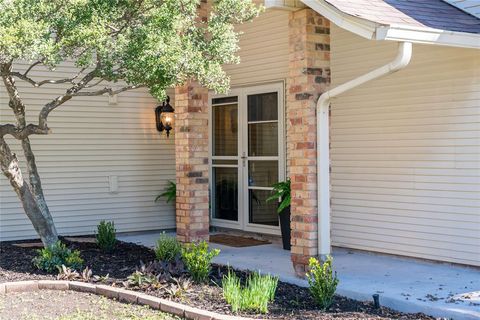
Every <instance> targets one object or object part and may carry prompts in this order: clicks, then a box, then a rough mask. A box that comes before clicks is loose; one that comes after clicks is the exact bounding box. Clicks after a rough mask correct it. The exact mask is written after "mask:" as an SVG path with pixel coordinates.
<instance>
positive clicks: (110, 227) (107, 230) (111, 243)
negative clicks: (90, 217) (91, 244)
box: [96, 220, 117, 252]
mask: <svg viewBox="0 0 480 320" xmlns="http://www.w3.org/2000/svg"><path fill="white" fill-rule="evenodd" d="M96 239H97V245H98V246H99V247H100V249H102V250H103V251H106V252H110V251H112V250H113V248H114V247H115V244H116V243H117V237H116V230H115V224H114V222H113V221H109V222H107V221H105V220H102V221H100V223H99V224H98V226H97V236H96Z"/></svg>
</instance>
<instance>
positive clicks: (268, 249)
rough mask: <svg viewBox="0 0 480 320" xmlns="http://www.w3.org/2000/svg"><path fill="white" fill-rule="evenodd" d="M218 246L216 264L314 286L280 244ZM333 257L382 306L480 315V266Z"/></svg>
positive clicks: (150, 237) (349, 281)
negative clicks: (298, 272) (298, 274)
mask: <svg viewBox="0 0 480 320" xmlns="http://www.w3.org/2000/svg"><path fill="white" fill-rule="evenodd" d="M158 235H159V232H155V233H145V234H135V235H124V236H119V239H120V240H122V241H128V242H133V243H137V244H142V245H145V246H147V247H151V248H153V247H154V246H155V242H156V240H157V239H158ZM172 235H173V234H172ZM212 246H213V247H215V248H218V249H220V250H221V253H220V255H219V256H218V257H216V258H215V260H214V261H215V262H216V263H219V264H224V265H231V266H232V267H235V268H237V269H244V270H247V269H248V270H260V271H261V272H262V273H271V274H275V275H278V276H279V277H280V279H281V280H282V281H284V282H288V283H292V284H296V285H300V286H307V285H308V284H307V281H306V280H304V279H299V278H297V277H296V276H295V274H294V271H293V267H292V263H291V261H290V252H288V251H285V250H283V249H282V248H281V246H280V245H278V244H268V245H261V246H255V247H246V248H233V247H227V246H223V245H218V244H212ZM333 259H334V267H335V270H336V271H337V272H338V277H339V279H340V284H339V286H338V290H337V293H338V294H339V295H343V296H346V297H349V298H353V299H357V300H372V295H373V294H375V293H378V294H379V295H380V303H381V304H382V305H384V306H387V307H390V308H393V309H396V310H399V311H403V312H423V313H426V314H429V315H432V316H435V317H446V318H453V319H480V303H479V301H478V296H479V293H480V270H478V269H475V268H468V267H461V266H453V265H449V264H440V263H433V262H426V261H419V260H415V259H408V258H401V257H393V256H387V255H379V254H370V253H365V252H358V251H351V250H347V249H340V248H336V249H334V251H333ZM465 297H467V299H466V298H465ZM468 297H470V299H469V298H468Z"/></svg>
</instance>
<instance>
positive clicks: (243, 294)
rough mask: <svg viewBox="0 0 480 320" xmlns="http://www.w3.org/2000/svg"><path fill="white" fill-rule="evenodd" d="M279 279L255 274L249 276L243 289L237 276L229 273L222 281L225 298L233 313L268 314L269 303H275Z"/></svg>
mask: <svg viewBox="0 0 480 320" xmlns="http://www.w3.org/2000/svg"><path fill="white" fill-rule="evenodd" d="M277 285H278V278H277V277H273V276H271V275H264V276H262V275H260V274H259V273H257V272H255V273H253V274H251V275H249V276H248V278H247V282H246V284H245V287H244V288H242V286H241V283H240V279H239V278H238V277H237V275H236V274H235V273H234V272H232V271H230V270H229V271H228V274H227V275H226V276H224V277H223V279H222V288H223V296H224V298H225V300H226V301H227V303H228V304H230V305H231V307H232V311H233V312H237V311H239V310H251V311H255V312H260V313H267V312H268V303H270V302H273V300H274V298H275V292H276V290H277Z"/></svg>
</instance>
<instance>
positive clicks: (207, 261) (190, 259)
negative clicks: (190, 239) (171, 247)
mask: <svg viewBox="0 0 480 320" xmlns="http://www.w3.org/2000/svg"><path fill="white" fill-rule="evenodd" d="M219 253H220V250H218V249H213V250H210V249H209V247H208V243H207V242H206V241H201V242H198V243H191V244H188V245H186V246H185V247H183V248H182V259H183V262H184V263H185V267H186V269H187V272H188V273H189V274H190V276H191V277H192V278H193V280H194V281H196V282H205V281H206V280H207V279H208V276H209V275H210V271H211V270H212V259H213V258H215V257H216V256H218V255H219Z"/></svg>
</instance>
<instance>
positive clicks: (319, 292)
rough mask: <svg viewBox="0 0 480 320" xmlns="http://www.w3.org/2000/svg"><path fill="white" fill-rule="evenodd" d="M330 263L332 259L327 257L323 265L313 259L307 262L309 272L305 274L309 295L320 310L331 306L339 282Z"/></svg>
mask: <svg viewBox="0 0 480 320" xmlns="http://www.w3.org/2000/svg"><path fill="white" fill-rule="evenodd" d="M332 261H333V259H332V257H331V256H328V257H327V260H326V261H325V262H323V263H320V262H319V261H318V260H317V259H315V258H310V260H309V262H308V267H309V269H310V271H308V272H307V280H308V284H309V289H310V293H311V294H312V296H313V298H314V299H315V301H316V302H317V304H318V306H319V307H320V308H321V309H322V310H326V309H328V308H329V307H330V306H331V304H332V302H333V298H334V296H335V291H336V290H337V285H338V281H339V280H338V278H337V273H336V272H335V273H334V272H333V267H332Z"/></svg>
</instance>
